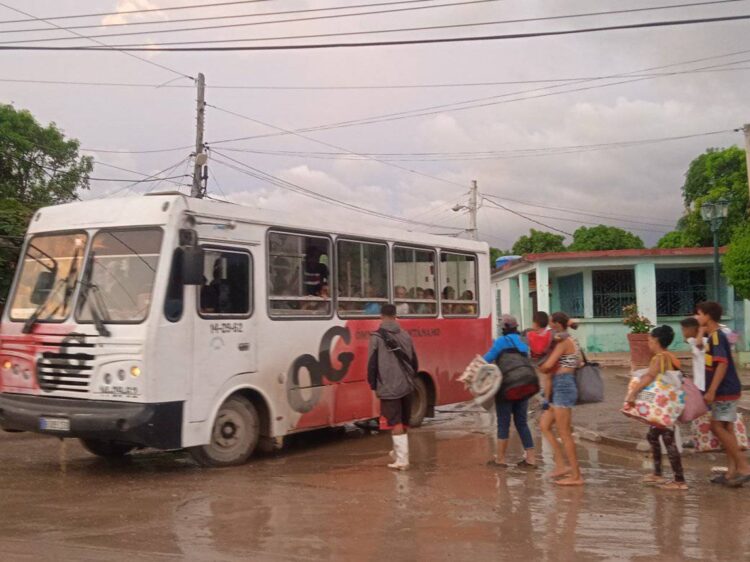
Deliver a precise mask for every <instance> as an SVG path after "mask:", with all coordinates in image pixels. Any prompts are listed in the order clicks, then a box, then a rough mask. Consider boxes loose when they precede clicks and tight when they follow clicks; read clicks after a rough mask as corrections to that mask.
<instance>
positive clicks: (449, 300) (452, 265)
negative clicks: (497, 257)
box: [440, 252, 479, 317]
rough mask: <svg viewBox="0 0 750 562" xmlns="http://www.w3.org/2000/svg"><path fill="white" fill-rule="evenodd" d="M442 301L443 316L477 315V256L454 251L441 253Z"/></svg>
mask: <svg viewBox="0 0 750 562" xmlns="http://www.w3.org/2000/svg"><path fill="white" fill-rule="evenodd" d="M440 286H441V287H442V289H441V291H440V297H441V298H440V302H441V306H442V312H443V316H448V317H450V316H476V315H477V313H478V311H479V302H478V301H477V274H476V256H474V255H469V254H459V253H453V252H442V253H441V254H440Z"/></svg>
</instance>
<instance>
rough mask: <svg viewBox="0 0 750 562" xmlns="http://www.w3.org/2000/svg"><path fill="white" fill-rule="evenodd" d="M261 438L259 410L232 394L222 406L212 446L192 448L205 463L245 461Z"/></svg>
mask: <svg viewBox="0 0 750 562" xmlns="http://www.w3.org/2000/svg"><path fill="white" fill-rule="evenodd" d="M259 439H260V418H259V416H258V411H257V410H256V409H255V406H253V405H252V404H251V403H250V402H249V401H248V400H246V399H245V398H243V397H241V396H232V397H231V398H229V399H227V401H226V402H224V403H223V404H222V405H221V408H219V413H218V414H216V421H214V427H213V429H212V430H211V442H210V443H209V444H208V445H201V446H199V447H191V448H190V454H191V455H192V457H193V458H194V459H195V460H196V462H198V464H200V465H202V466H214V467H220V466H234V465H238V464H243V463H244V462H246V461H247V459H248V458H250V455H252V454H253V451H255V447H256V446H257V445H258V441H259Z"/></svg>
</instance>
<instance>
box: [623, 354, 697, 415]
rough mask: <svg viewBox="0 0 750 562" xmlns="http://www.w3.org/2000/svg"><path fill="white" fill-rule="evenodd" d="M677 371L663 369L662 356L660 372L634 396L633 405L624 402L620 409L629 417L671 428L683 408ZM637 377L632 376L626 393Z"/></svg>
mask: <svg viewBox="0 0 750 562" xmlns="http://www.w3.org/2000/svg"><path fill="white" fill-rule="evenodd" d="M680 377H681V373H679V371H667V370H665V365H664V357H662V363H661V372H660V373H659V374H658V375H656V379H655V380H654V382H652V383H651V384H650V385H648V386H647V387H646V388H644V389H643V390H641V391H640V392H639V393H638V396H636V399H635V406H631V405H630V404H627V403H626V404H625V405H624V406H623V408H622V410H620V411H621V412H622V413H623V414H625V415H626V416H628V417H629V418H633V419H635V420H638V421H640V422H643V423H645V424H647V425H652V426H656V427H661V428H672V427H674V425H675V424H676V423H677V421H678V419H679V417H680V415H682V411H683V410H684V409H685V391H684V390H682V385H681V384H678V383H676V381H679V380H680ZM638 381H639V378H638V377H634V378H633V379H632V380H631V381H630V384H629V385H628V393H630V390H631V389H632V388H633V387H635V386H636V385H637V384H638Z"/></svg>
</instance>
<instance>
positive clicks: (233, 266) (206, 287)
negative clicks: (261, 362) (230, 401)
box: [189, 247, 257, 421]
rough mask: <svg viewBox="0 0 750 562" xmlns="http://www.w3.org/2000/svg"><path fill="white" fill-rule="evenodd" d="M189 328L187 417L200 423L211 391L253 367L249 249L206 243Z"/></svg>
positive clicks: (208, 407)
mask: <svg viewBox="0 0 750 562" xmlns="http://www.w3.org/2000/svg"><path fill="white" fill-rule="evenodd" d="M204 250H205V266H204V280H203V285H202V286H199V287H198V291H199V295H198V310H197V317H196V322H195V330H194V345H193V357H194V358H195V359H194V363H193V377H192V383H191V384H192V388H191V390H192V392H191V398H190V407H189V410H190V420H191V421H204V420H206V419H207V418H208V416H210V415H211V410H212V408H213V407H214V406H215V400H216V398H217V397H216V393H217V392H218V391H219V389H220V388H221V387H222V386H223V385H224V383H225V382H226V381H227V380H229V379H230V378H231V377H233V376H235V375H239V374H242V373H252V372H255V371H256V370H257V351H256V349H255V342H256V338H255V329H254V318H253V314H252V313H253V310H252V309H253V282H252V279H253V260H252V255H251V254H250V252H248V251H246V250H243V249H239V248H229V247H221V248H219V247H206V248H204Z"/></svg>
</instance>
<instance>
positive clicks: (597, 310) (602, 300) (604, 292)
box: [592, 269, 636, 318]
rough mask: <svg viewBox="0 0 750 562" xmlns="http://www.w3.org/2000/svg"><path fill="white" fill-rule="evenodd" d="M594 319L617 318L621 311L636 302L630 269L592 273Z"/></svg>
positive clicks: (632, 273) (633, 275)
mask: <svg viewBox="0 0 750 562" xmlns="http://www.w3.org/2000/svg"><path fill="white" fill-rule="evenodd" d="M592 277H593V279H592V280H593V292H594V317H595V318H619V317H621V316H622V309H623V308H624V307H626V306H628V305H629V304H633V303H634V302H636V295H635V272H634V271H633V270H632V269H623V270H606V271H594V272H593V275H592Z"/></svg>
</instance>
